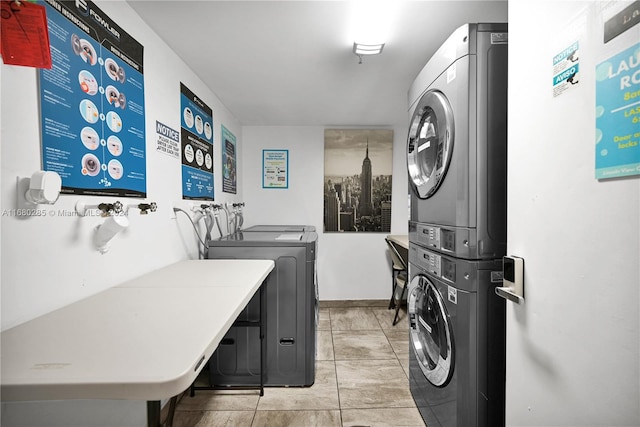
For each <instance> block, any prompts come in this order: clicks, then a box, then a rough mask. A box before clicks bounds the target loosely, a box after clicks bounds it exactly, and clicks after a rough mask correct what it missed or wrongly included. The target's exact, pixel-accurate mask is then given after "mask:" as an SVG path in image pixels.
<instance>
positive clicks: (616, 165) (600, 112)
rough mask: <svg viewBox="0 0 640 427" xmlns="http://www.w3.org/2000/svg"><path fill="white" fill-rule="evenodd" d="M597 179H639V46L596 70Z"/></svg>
mask: <svg viewBox="0 0 640 427" xmlns="http://www.w3.org/2000/svg"><path fill="white" fill-rule="evenodd" d="M595 154H596V178H597V179H604V178H616V177H622V176H631V175H640V43H638V44H636V45H634V46H631V47H629V48H627V49H626V50H624V51H622V52H620V53H619V54H617V55H615V56H612V57H611V58H609V59H607V60H606V61H603V62H601V63H600V64H598V66H597V67H596V153H595Z"/></svg>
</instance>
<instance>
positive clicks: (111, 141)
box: [107, 135, 122, 157]
mask: <svg viewBox="0 0 640 427" xmlns="http://www.w3.org/2000/svg"><path fill="white" fill-rule="evenodd" d="M107 150H109V153H111V155H112V156H114V157H118V156H119V155H120V154H122V141H120V138H118V137H117V136H115V135H111V136H110V137H109V138H107Z"/></svg>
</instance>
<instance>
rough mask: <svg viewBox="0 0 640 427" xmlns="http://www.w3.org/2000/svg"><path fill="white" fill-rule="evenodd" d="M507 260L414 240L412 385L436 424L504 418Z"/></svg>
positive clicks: (491, 426) (487, 426) (432, 426)
mask: <svg viewBox="0 0 640 427" xmlns="http://www.w3.org/2000/svg"><path fill="white" fill-rule="evenodd" d="M501 268H502V264H501V262H500V260H463V259H460V258H454V257H447V256H444V255H441V254H439V253H436V252H432V251H429V250H427V249H424V248H422V247H420V246H418V245H415V244H413V243H409V277H410V279H411V281H410V283H409V288H408V290H409V293H408V297H407V302H408V318H409V327H410V329H409V342H410V345H409V347H410V348H409V386H410V389H411V394H412V396H413V399H414V400H415V402H416V406H417V407H418V410H419V411H420V414H421V415H422V418H423V419H424V421H425V423H426V425H427V426H429V427H500V426H504V423H505V414H504V398H505V396H504V393H505V387H504V381H505V345H506V344H505V343H506V341H505V340H506V330H505V329H506V328H505V323H504V316H505V301H504V300H503V299H502V298H499V297H498V296H497V295H496V294H495V288H496V286H500V285H501V283H502V282H501V280H498V278H499V277H501V276H500V275H499V274H498V273H500V271H501Z"/></svg>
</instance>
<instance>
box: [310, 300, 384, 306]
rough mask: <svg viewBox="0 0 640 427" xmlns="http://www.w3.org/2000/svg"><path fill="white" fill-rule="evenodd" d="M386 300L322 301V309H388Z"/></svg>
mask: <svg viewBox="0 0 640 427" xmlns="http://www.w3.org/2000/svg"><path fill="white" fill-rule="evenodd" d="M387 306H389V300H386V299H357V300H329V301H323V300H321V301H320V308H351V307H387Z"/></svg>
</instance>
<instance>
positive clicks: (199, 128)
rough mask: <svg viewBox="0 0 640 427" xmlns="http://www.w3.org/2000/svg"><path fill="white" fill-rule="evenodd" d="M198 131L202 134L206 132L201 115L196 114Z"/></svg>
mask: <svg viewBox="0 0 640 427" xmlns="http://www.w3.org/2000/svg"><path fill="white" fill-rule="evenodd" d="M196 132H198V134H199V135H202V132H204V124H203V123H202V117H200V116H196Z"/></svg>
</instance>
